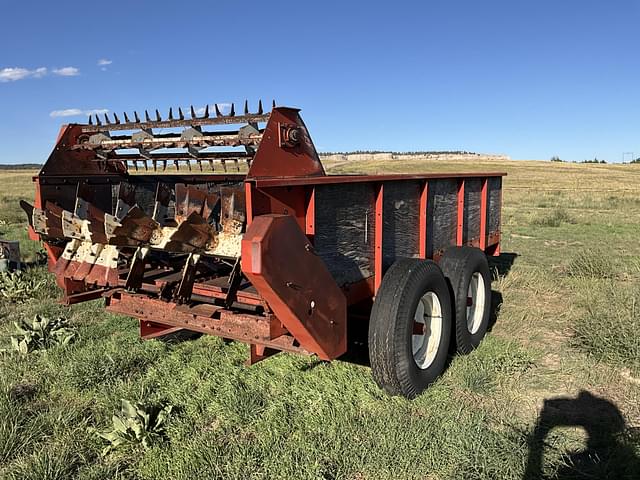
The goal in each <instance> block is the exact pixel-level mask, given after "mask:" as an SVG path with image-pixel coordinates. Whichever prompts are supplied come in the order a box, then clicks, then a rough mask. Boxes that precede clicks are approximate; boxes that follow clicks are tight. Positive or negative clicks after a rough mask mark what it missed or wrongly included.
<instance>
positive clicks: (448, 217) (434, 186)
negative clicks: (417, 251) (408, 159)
mask: <svg viewBox="0 0 640 480" xmlns="http://www.w3.org/2000/svg"><path fill="white" fill-rule="evenodd" d="M457 193H458V182H457V180H454V179H442V180H440V179H437V180H429V196H428V200H427V257H433V255H434V253H436V252H438V251H439V250H442V249H444V248H446V247H448V246H449V245H455V244H456V229H457V214H458V212H457V208H458V196H457Z"/></svg>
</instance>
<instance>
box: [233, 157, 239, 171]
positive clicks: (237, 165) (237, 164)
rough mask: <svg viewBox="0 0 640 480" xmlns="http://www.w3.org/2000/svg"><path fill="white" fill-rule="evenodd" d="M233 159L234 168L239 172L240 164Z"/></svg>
mask: <svg viewBox="0 0 640 480" xmlns="http://www.w3.org/2000/svg"><path fill="white" fill-rule="evenodd" d="M233 161H234V163H235V164H236V170H237V171H238V172H239V171H240V164H239V163H238V159H237V158H234V159H233Z"/></svg>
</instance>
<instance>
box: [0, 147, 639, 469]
mask: <svg viewBox="0 0 640 480" xmlns="http://www.w3.org/2000/svg"><path fill="white" fill-rule="evenodd" d="M328 167H329V170H330V171H333V172H336V173H339V172H343V173H354V172H375V171H378V172H382V171H390V172H391V171H393V172H402V171H407V172H420V171H463V170H477V171H487V170H498V171H501V170H505V171H507V172H508V173H509V176H508V177H506V179H505V185H504V187H505V188H504V218H503V244H502V250H503V251H504V252H510V253H515V254H517V257H516V258H515V263H514V264H513V266H512V267H511V269H510V270H509V271H504V270H503V271H502V272H501V274H500V275H499V276H498V277H497V279H496V281H495V282H494V283H493V286H492V288H493V290H495V291H496V292H499V294H500V295H501V298H502V305H501V306H500V309H499V312H498V315H497V320H496V323H495V325H494V326H493V327H492V330H491V332H490V333H489V335H488V337H487V338H486V339H485V341H483V343H482V344H481V346H480V347H479V348H478V349H477V350H476V351H474V352H473V353H472V354H471V355H468V356H464V357H460V356H456V357H454V358H452V360H451V363H450V365H449V367H448V369H447V371H446V372H445V374H444V375H443V376H442V378H440V379H439V380H438V382H437V383H436V384H435V385H434V386H433V387H431V388H430V389H428V390H427V391H426V392H425V393H424V394H423V395H421V396H420V397H418V398H417V399H416V400H414V401H411V402H409V401H406V400H404V399H401V398H391V397H389V396H387V395H386V394H384V393H383V392H382V391H380V390H379V389H378V387H377V386H376V385H375V384H374V382H373V381H372V379H371V375H370V371H369V369H368V368H367V367H363V366H359V365H355V364H352V363H347V362H343V361H335V362H332V363H325V362H319V361H317V359H315V358H310V357H303V356H297V355H292V354H279V355H277V356H275V357H272V358H270V359H268V360H266V361H264V362H261V363H259V364H257V365H254V366H252V367H246V366H245V365H244V361H245V359H246V358H247V354H248V348H247V347H246V346H245V345H242V344H238V343H230V344H226V343H224V342H223V341H222V340H220V339H218V338H214V337H208V336H203V337H200V338H197V339H195V340H190V341H182V342H162V341H159V340H153V341H142V340H140V339H139V334H138V325H137V322H136V321H135V320H132V319H130V318H127V317H123V316H119V315H113V314H109V313H106V312H105V311H104V308H103V306H102V303H101V301H93V302H88V303H84V304H79V305H76V306H73V307H71V308H67V307H64V306H61V305H59V304H58V303H56V298H57V296H58V295H59V292H58V291H57V287H56V286H55V282H54V279H53V276H52V275H51V274H49V273H47V272H46V268H44V267H36V268H33V269H30V270H28V271H27V272H26V275H27V276H28V277H29V280H30V281H32V282H34V284H36V285H39V286H38V288H36V289H33V291H32V292H31V294H30V295H29V296H27V297H26V298H20V299H16V300H15V301H13V300H12V301H9V300H7V299H6V298H3V297H0V348H6V347H7V346H8V343H9V337H10V335H11V334H12V333H13V327H12V322H13V321H17V320H19V319H22V318H24V319H31V318H33V316H34V315H35V314H36V313H37V314H41V315H46V316H48V317H52V318H55V317H58V316H63V317H65V318H68V319H69V321H70V325H71V326H72V327H73V328H74V330H75V331H76V334H77V336H76V338H74V341H73V342H72V343H70V344H68V345H65V346H59V347H53V348H50V349H48V350H45V351H37V352H32V353H29V354H28V355H16V354H11V353H2V354H0V478H3V479H4V478H7V479H72V478H73V479H76V478H79V479H107V478H109V479H112V478H121V479H159V478H172V479H192V478H225V479H226V478H237V479H247V478H255V479H272V478H302V479H318V478H319V479H354V480H356V479H358V480H360V479H379V478H381V479H385V478H389V479H404V478H407V479H409V478H410V479H413V478H415V479H430V480H436V479H494V478H501V479H522V478H523V476H524V475H525V472H527V461H528V459H529V458H532V457H533V456H535V454H536V453H537V452H540V451H541V448H542V449H543V452H542V453H543V455H542V457H543V461H542V466H541V469H540V471H536V472H535V476H533V477H531V476H530V478H542V477H544V478H580V477H579V476H578V475H577V473H576V472H577V470H578V469H580V468H582V467H583V465H581V464H577V463H575V462H576V457H575V452H576V451H582V450H584V449H585V446H586V438H585V437H586V435H585V433H584V431H583V429H582V428H581V427H579V426H578V423H577V422H574V424H571V425H569V426H563V427H559V426H557V427H556V428H553V429H551V430H550V431H549V432H548V434H547V435H546V436H545V438H544V439H543V443H542V447H540V445H537V444H536V437H535V433H536V432H537V431H539V429H538V430H536V420H537V417H538V414H539V412H540V408H541V406H542V405H543V404H544V402H545V400H552V399H554V398H557V397H559V396H563V397H567V398H569V399H573V400H571V401H570V402H569V403H570V405H573V406H574V409H577V410H580V408H582V407H581V406H580V403H579V402H578V399H579V398H578V392H579V391H581V390H585V391H589V392H592V393H593V394H594V395H597V396H598V398H602V399H603V400H606V401H607V402H609V403H610V404H611V405H614V407H613V409H614V410H615V409H617V410H619V412H620V415H621V416H622V417H623V418H624V421H625V425H624V426H623V427H621V429H619V430H616V431H615V432H612V433H606V432H600V430H601V429H598V428H595V429H592V434H593V435H594V436H596V438H595V440H599V442H600V443H603V444H607V445H610V447H608V450H607V449H597V450H596V451H593V452H591V453H592V454H593V455H595V456H593V458H601V459H602V461H600V462H599V463H597V465H595V466H594V465H590V467H589V468H592V470H588V469H587V470H588V471H593V468H596V467H597V468H599V469H600V470H596V472H597V474H595V475H593V476H592V477H591V478H606V477H607V476H608V477H609V478H638V477H637V475H635V473H634V472H633V471H632V470H631V469H632V468H634V463H633V461H634V458H638V457H639V456H640V439H639V438H638V435H637V434H636V431H635V430H633V428H632V427H638V426H640V383H639V382H640V380H638V378H639V377H640V368H639V366H638V358H640V352H639V348H640V347H639V344H638V341H639V338H640V336H639V334H638V333H637V332H638V331H639V327H640V325H638V322H640V317H639V315H638V311H639V308H638V300H639V294H638V292H639V289H638V286H639V285H640V242H638V241H637V234H638V232H639V231H640V192H639V191H638V190H637V185H638V184H640V168H634V167H633V166H616V165H572V164H564V163H558V164H556V163H554V164H551V163H550V162H496V163H495V164H492V163H489V162H485V163H482V162H478V163H473V164H471V163H462V162H449V163H446V164H442V163H439V162H425V161H420V160H419V159H416V160H411V161H410V162H406V163H398V162H395V163H394V162H393V161H389V162H381V163H377V164H371V163H368V162H365V161H363V162H351V163H342V164H340V165H336V166H335V167H332V166H331V165H328ZM32 174H33V172H25V171H19V172H12V171H9V172H3V175H2V176H0V190H1V191H2V192H3V193H2V200H3V205H6V208H4V209H3V211H2V212H0V237H2V238H12V239H14V238H15V239H19V240H20V241H21V247H22V251H23V256H25V258H27V259H30V260H33V259H35V256H36V253H37V252H38V250H39V249H40V245H39V244H38V243H37V242H32V241H30V240H28V239H27V236H26V232H25V221H24V218H23V216H22V212H21V211H20V210H19V207H18V206H17V202H18V200H19V199H22V198H24V199H27V200H30V199H31V197H32V195H33V188H32V186H31V184H30V176H31V175H32ZM593 182H597V183H598V185H599V186H600V187H601V188H599V189H598V190H597V191H596V190H594V191H585V190H584V189H583V188H581V186H584V185H591V184H594V183H593ZM538 186H539V187H538ZM121 399H128V400H130V401H132V402H136V401H140V400H152V401H154V402H159V403H163V404H170V405H173V406H174V410H173V411H172V414H171V417H170V419H169V422H168V424H167V429H166V441H165V442H163V443H159V444H157V445H155V446H153V447H152V448H150V449H149V450H145V449H144V448H142V447H140V446H136V445H129V446H127V447H125V448H123V449H118V450H116V451H113V452H111V453H108V454H107V455H102V452H103V450H104V448H105V446H106V445H107V442H105V441H104V440H103V439H101V438H100V437H99V436H98V435H97V434H96V432H98V431H99V432H104V431H105V430H108V429H109V428H110V426H111V421H112V420H111V419H112V415H113V414H114V413H115V412H117V411H118V410H119V409H120V404H121ZM583 413H584V414H585V415H586V414H589V415H588V418H591V419H593V421H594V422H596V421H599V420H598V419H600V418H602V413H603V412H602V411H593V412H592V411H588V410H585V411H584V412H583ZM568 418H570V415H569V417H568ZM587 423H588V422H587ZM599 432H600V433H599ZM595 443H598V442H597V441H596V442H595ZM592 463H593V462H592ZM629 472H631V473H629ZM527 473H528V474H531V472H530V471H529V472H527Z"/></svg>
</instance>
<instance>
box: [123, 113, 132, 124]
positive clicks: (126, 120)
mask: <svg viewBox="0 0 640 480" xmlns="http://www.w3.org/2000/svg"><path fill="white" fill-rule="evenodd" d="M122 113H123V115H124V122H125V123H131V120H129V116H128V115H127V112H122Z"/></svg>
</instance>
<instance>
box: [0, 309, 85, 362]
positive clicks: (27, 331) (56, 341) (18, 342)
mask: <svg viewBox="0 0 640 480" xmlns="http://www.w3.org/2000/svg"><path fill="white" fill-rule="evenodd" d="M14 325H15V329H16V335H12V336H11V347H12V348H13V350H16V351H18V352H20V353H22V354H26V353H29V352H32V351H34V350H43V349H47V348H51V347H56V346H60V345H67V344H68V343H69V342H70V341H71V340H72V339H73V338H74V337H75V336H76V333H75V331H74V330H72V329H71V328H69V327H68V322H67V320H66V319H65V318H56V319H50V318H47V317H44V316H41V315H36V316H35V318H34V319H33V320H32V321H31V322H28V321H25V320H22V321H21V322H14Z"/></svg>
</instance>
